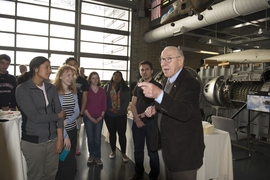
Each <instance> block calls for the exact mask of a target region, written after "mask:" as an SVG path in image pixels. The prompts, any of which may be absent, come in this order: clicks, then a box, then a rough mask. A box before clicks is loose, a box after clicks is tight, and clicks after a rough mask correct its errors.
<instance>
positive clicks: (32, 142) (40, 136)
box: [15, 56, 66, 180]
mask: <svg viewBox="0 0 270 180" xmlns="http://www.w3.org/2000/svg"><path fill="white" fill-rule="evenodd" d="M29 66H30V70H29V72H26V73H25V74H23V75H22V76H21V77H20V78H21V81H20V82H22V83H21V84H20V85H18V87H17V89H16V93H15V96H16V100H17V103H18V107H19V110H20V111H21V114H22V141H21V149H22V153H23V155H24V157H25V160H26V163H27V169H28V172H27V176H28V180H37V179H44V180H45V179H55V176H56V173H57V169H58V161H59V153H61V151H62V149H63V120H64V119H65V118H66V114H65V111H63V110H61V105H60V102H59V97H58V93H57V90H56V88H55V86H54V85H52V84H50V83H48V82H47V81H48V80H49V77H50V74H51V66H50V61H49V60H48V59H47V58H45V57H41V56H38V57H35V58H34V59H32V60H31V62H30V65H29Z"/></svg>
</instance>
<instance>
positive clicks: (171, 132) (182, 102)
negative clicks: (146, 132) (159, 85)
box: [151, 68, 205, 172]
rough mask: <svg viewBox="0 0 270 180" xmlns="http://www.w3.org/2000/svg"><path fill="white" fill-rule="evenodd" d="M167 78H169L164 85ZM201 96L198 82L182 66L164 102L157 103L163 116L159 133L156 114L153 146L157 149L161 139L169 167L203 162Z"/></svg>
mask: <svg viewBox="0 0 270 180" xmlns="http://www.w3.org/2000/svg"><path fill="white" fill-rule="evenodd" d="M166 82H167V78H166V79H165V80H164V81H163V89H164V86H165V83H166ZM199 96H200V84H199V82H198V81H197V80H196V79H195V77H193V76H192V75H191V74H190V73H189V72H188V71H187V70H186V69H185V68H183V69H182V71H181V72H180V74H179V75H178V77H177V79H176V80H175V82H174V85H173V87H172V89H171V91H170V93H169V94H168V93H166V92H164V96H163V99H162V102H161V104H158V103H155V107H156V110H157V111H158V113H161V114H162V118H161V122H160V133H159V129H158V121H157V115H156V121H155V123H154V126H153V130H152V140H151V149H152V150H153V151H155V150H157V149H158V147H159V145H158V144H159V139H160V140H161V145H162V155H163V160H164V163H165V165H166V167H167V168H168V169H169V170H170V171H173V172H181V171H188V170H194V169H198V168H200V167H201V165H202V164H203V155H204V148H205V145H204V139H203V138H204V136H203V127H202V118H201V112H200V107H199Z"/></svg>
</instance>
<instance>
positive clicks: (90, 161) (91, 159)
mask: <svg viewBox="0 0 270 180" xmlns="http://www.w3.org/2000/svg"><path fill="white" fill-rule="evenodd" d="M93 161H94V157H91V156H90V157H89V158H88V160H87V163H88V164H91V163H93Z"/></svg>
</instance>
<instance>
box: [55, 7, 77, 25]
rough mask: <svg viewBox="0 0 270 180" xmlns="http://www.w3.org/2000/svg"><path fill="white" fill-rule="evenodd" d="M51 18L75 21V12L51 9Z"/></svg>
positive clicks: (66, 21) (64, 21) (58, 20)
mask: <svg viewBox="0 0 270 180" xmlns="http://www.w3.org/2000/svg"><path fill="white" fill-rule="evenodd" d="M51 20H52V21H57V22H63V23H71V24H74V23H75V12H70V11H64V10H59V9H51Z"/></svg>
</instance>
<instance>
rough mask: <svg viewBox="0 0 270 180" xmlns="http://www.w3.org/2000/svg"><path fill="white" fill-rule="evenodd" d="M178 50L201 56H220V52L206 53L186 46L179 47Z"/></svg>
mask: <svg viewBox="0 0 270 180" xmlns="http://www.w3.org/2000/svg"><path fill="white" fill-rule="evenodd" d="M178 49H181V50H182V51H188V52H194V53H201V54H213V55H218V54H219V53H218V52H212V51H204V50H199V49H196V48H192V47H185V46H178Z"/></svg>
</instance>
